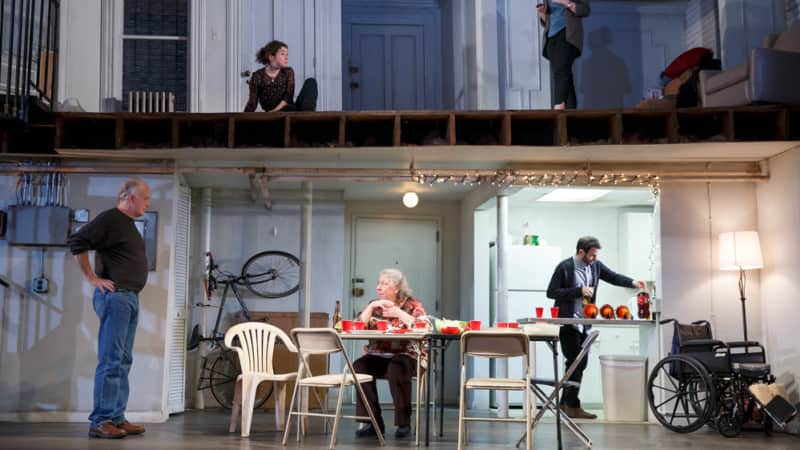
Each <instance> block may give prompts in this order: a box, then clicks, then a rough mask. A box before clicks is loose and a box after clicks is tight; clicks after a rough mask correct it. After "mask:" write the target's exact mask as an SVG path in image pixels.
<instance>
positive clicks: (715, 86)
mask: <svg viewBox="0 0 800 450" xmlns="http://www.w3.org/2000/svg"><path fill="white" fill-rule="evenodd" d="M749 76H750V72H749V70H748V65H747V63H745V64H740V65H738V66H736V67H734V68H733V69H728V70H723V71H722V72H720V73H718V74H716V75H714V76H712V77H709V78H708V80H707V81H706V84H705V90H706V93H709V94H710V93H712V92H717V91H721V90H723V89H725V88H727V87H730V86H733V85H734V84H737V83H741V82H743V81H746V80H747V78H748V77H749Z"/></svg>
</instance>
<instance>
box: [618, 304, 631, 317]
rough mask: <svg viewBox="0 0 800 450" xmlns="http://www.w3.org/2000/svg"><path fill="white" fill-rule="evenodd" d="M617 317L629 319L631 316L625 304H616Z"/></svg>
mask: <svg viewBox="0 0 800 450" xmlns="http://www.w3.org/2000/svg"><path fill="white" fill-rule="evenodd" d="M617 318H618V319H630V318H631V311H630V310H629V309H628V307H627V306H625V305H620V306H617Z"/></svg>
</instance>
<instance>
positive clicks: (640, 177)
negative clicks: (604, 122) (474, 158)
mask: <svg viewBox="0 0 800 450" xmlns="http://www.w3.org/2000/svg"><path fill="white" fill-rule="evenodd" d="M412 180H413V181H414V182H416V183H419V184H428V185H430V186H434V185H437V184H442V183H451V184H462V185H469V186H474V185H481V184H491V185H492V186H565V187H572V186H629V187H643V186H648V187H651V188H653V189H659V187H660V183H661V177H660V176H658V175H653V174H650V173H637V174H630V173H629V174H625V173H621V172H620V173H614V172H611V173H608V172H607V173H603V174H597V175H595V174H593V173H592V171H591V170H572V171H536V170H516V169H511V170H472V171H469V170H467V171H464V172H461V173H452V172H441V171H424V170H415V171H413V172H412Z"/></svg>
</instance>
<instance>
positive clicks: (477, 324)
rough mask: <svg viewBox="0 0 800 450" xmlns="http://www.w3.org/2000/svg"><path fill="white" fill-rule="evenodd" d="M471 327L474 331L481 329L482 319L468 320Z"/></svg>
mask: <svg viewBox="0 0 800 450" xmlns="http://www.w3.org/2000/svg"><path fill="white" fill-rule="evenodd" d="M467 325H468V326H469V329H470V330H472V331H478V330H480V329H481V321H480V320H470V321H469V322H467Z"/></svg>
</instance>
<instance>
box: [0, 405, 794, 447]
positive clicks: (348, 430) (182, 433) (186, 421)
mask: <svg viewBox="0 0 800 450" xmlns="http://www.w3.org/2000/svg"><path fill="white" fill-rule="evenodd" d="M457 414H458V411H457V410H454V409H452V410H448V411H447V413H446V423H445V429H446V430H449V431H447V432H446V433H445V435H444V437H443V438H439V439H436V440H433V441H432V442H431V446H430V448H431V449H455V448H457V446H456V439H457V435H456V429H457V427H456V423H457V417H458V416H457ZM271 419H272V416H271V414H269V413H267V412H265V413H260V414H257V415H256V417H255V419H254V423H253V432H252V433H251V435H250V437H249V438H241V437H240V436H239V434H238V433H237V434H229V433H228V430H227V428H228V425H227V423H228V416H227V415H226V414H225V413H224V412H222V411H216V410H212V411H203V412H187V413H185V414H181V415H175V416H173V417H172V418H171V419H170V420H169V421H168V422H166V423H160V424H149V425H147V432H146V433H145V434H144V435H142V436H129V437H126V438H124V439H120V440H115V441H110V440H102V439H89V438H88V437H87V435H86V432H87V424H83V423H42V424H29V423H27V424H18V423H0V448H3V449H5V448H9V449H11V448H14V449H23V448H24V449H48V450H50V449H83V448H86V449H117V448H119V449H146V450H156V449H184V448H186V449H192V450H202V449H258V448H282V447H281V438H282V434H281V433H278V432H276V431H274V428H273V427H274V425H273V422H272V421H271ZM387 419H388V420H387V423H391V417H387ZM582 426H583V428H584V430H585V431H586V432H587V433H588V434H589V435H590V436H591V437H592V439H593V440H594V446H593V449H595V450H601V449H639V450H641V449H657V450H670V449H688V448H691V449H731V450H733V449H747V450H755V449H759V450H762V449H776V450H777V449H787V450H788V449H798V448H800V438H798V437H796V436H789V435H786V434H774V435H773V436H765V435H764V434H763V433H760V432H747V433H744V434H742V435H741V436H740V437H738V438H734V439H728V438H725V437H722V436H720V435H719V434H717V433H716V432H714V431H713V430H710V429H702V430H700V431H697V432H694V433H691V434H677V433H673V432H671V431H669V430H667V429H665V428H663V427H661V426H659V425H641V424H632V425H620V424H613V425H612V424H599V423H584V424H583V425H582ZM312 427H314V428H313V429H312V430H321V427H316V426H315V422H313V421H312ZM521 427H522V425H518V424H508V425H507V424H484V423H475V424H472V425H470V443H469V445H468V446H467V447H465V448H466V449H467V450H469V449H471V450H484V449H509V450H511V449H513V448H514V447H513V445H514V442H515V441H516V438H517V437H519V432H520V431H521ZM354 430H355V424H354V423H353V422H352V421H349V420H343V421H342V425H341V428H340V434H339V443H338V446H337V448H339V449H348V448H378V445H377V440H376V439H370V438H362V439H357V438H356V437H355V435H354ZM387 431H388V432H387V438H386V447H385V448H386V449H397V448H414V441H413V439H404V440H397V439H394V429H393V427H392V428H390V430H387ZM564 436H565V441H564V444H565V445H564V448H565V449H581V448H585V447H583V446H582V445H581V443H580V442H579V441H578V440H577V439H575V438H574V437H573V436H572V435H571V434H569V432H565V434H564ZM328 438H329V436H328V435H324V434H322V433H321V432H314V433H310V434H309V436H308V437H307V438H306V440H305V441H303V442H302V443H301V444H298V443H297V442H296V441H295V440H294V439H291V440H290V441H289V443H288V445H287V447H286V448H287V449H296V448H303V449H326V448H327V444H328ZM534 447H535V448H537V449H555V448H556V439H555V428H554V426H553V424H552V423H544V424H542V425H541V427H540V428H539V429H538V430H537V432H536V433H535V435H534ZM421 448H424V447H421Z"/></svg>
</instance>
